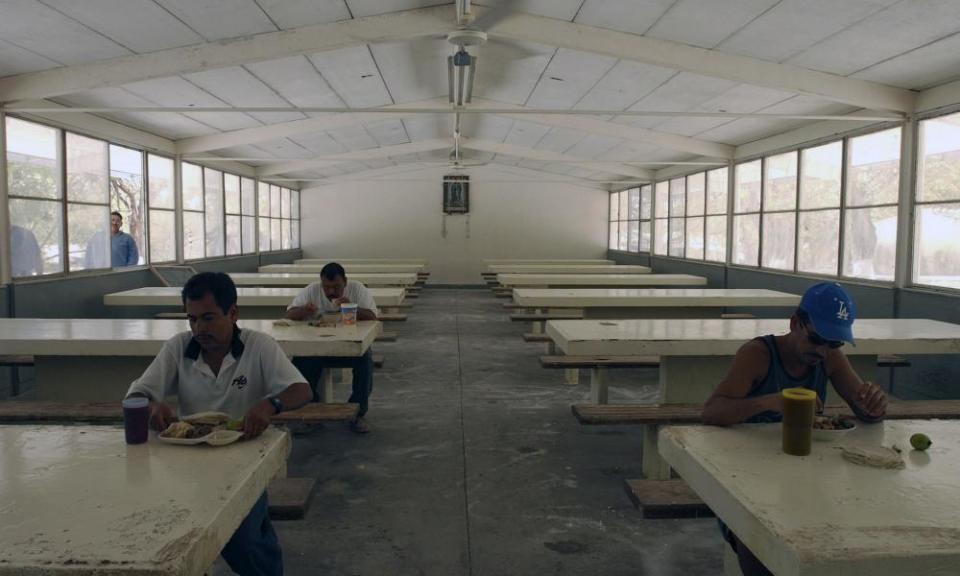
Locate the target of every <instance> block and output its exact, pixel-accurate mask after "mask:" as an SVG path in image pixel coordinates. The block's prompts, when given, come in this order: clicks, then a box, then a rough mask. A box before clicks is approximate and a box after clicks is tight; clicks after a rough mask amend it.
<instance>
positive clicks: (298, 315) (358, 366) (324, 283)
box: [287, 262, 379, 434]
mask: <svg viewBox="0 0 960 576" xmlns="http://www.w3.org/2000/svg"><path fill="white" fill-rule="evenodd" d="M341 304H356V305H357V320H376V319H377V314H378V313H379V311H378V310H377V304H376V302H374V301H373V295H372V294H370V290H368V289H367V287H366V286H364V285H363V284H361V283H360V282H354V281H353V280H347V273H346V271H345V270H344V269H343V266H341V265H339V264H337V263H336V262H331V263H329V264H327V265H326V266H324V267H323V268H322V269H321V270H320V281H319V282H314V283H312V284H310V285H309V286H307V287H306V288H304V289H303V290H301V291H300V293H299V294H297V297H296V298H294V299H293V302H292V303H291V304H290V306H288V307H287V318H290V319H291V320H315V319H317V318H319V317H320V316H322V315H323V314H336V313H339V312H340V305H341ZM293 364H294V365H295V366H296V367H297V369H298V370H300V372H301V373H303V375H304V376H306V378H307V382H309V383H310V386H311V387H313V389H314V391H313V400H314V402H316V401H318V400H319V395H318V394H317V390H316V386H317V382H318V381H319V380H320V375H321V373H322V371H323V368H352V369H353V391H352V393H351V395H350V400H349V401H350V402H356V403H357V404H359V405H360V409H359V410H358V411H357V418H356V419H355V420H354V421H353V422H352V423H351V424H350V429H351V430H353V431H354V432H357V433H358V434H366V433H368V432H370V426H369V425H368V424H367V422H366V420H365V419H364V416H365V415H366V414H367V408H368V404H369V402H368V400H369V398H370V392H371V391H373V352H372V351H371V350H369V349H368V350H367V352H366V353H365V354H364V355H363V356H361V357H359V358H304V357H298V358H294V359H293Z"/></svg>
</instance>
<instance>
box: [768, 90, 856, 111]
mask: <svg viewBox="0 0 960 576" xmlns="http://www.w3.org/2000/svg"><path fill="white" fill-rule="evenodd" d="M854 110H857V107H856V106H849V105H847V104H841V103H839V102H829V101H826V100H820V99H819V98H814V97H813V96H805V95H797V96H794V97H793V98H790V99H789V100H784V101H783V102H779V103H777V104H774V105H772V106H768V107H767V108H764V109H763V112H769V113H771V114H849V113H850V112H853V111H854Z"/></svg>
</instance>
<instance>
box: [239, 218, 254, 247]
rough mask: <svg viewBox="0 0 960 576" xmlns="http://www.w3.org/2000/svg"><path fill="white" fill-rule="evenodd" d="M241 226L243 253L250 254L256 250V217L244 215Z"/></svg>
mask: <svg viewBox="0 0 960 576" xmlns="http://www.w3.org/2000/svg"><path fill="white" fill-rule="evenodd" d="M242 226H243V230H242V231H241V232H242V234H243V239H242V244H243V253H244V254H252V253H254V252H256V251H257V219H256V218H254V217H253V216H244V217H243V223H242Z"/></svg>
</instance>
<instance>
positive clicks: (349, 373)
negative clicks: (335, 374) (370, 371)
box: [340, 368, 353, 384]
mask: <svg viewBox="0 0 960 576" xmlns="http://www.w3.org/2000/svg"><path fill="white" fill-rule="evenodd" d="M340 381H341V382H343V383H344V384H351V383H352V382H353V368H341V369H340Z"/></svg>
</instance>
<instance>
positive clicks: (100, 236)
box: [67, 204, 119, 270]
mask: <svg viewBox="0 0 960 576" xmlns="http://www.w3.org/2000/svg"><path fill="white" fill-rule="evenodd" d="M109 230H110V208H109V207H108V206H106V205H103V206H89V205H86V204H67V251H68V254H69V257H70V270H92V269H94V268H109V267H110V266H111V265H112V264H111V262H110V232H109ZM118 264H119V263H118Z"/></svg>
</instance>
